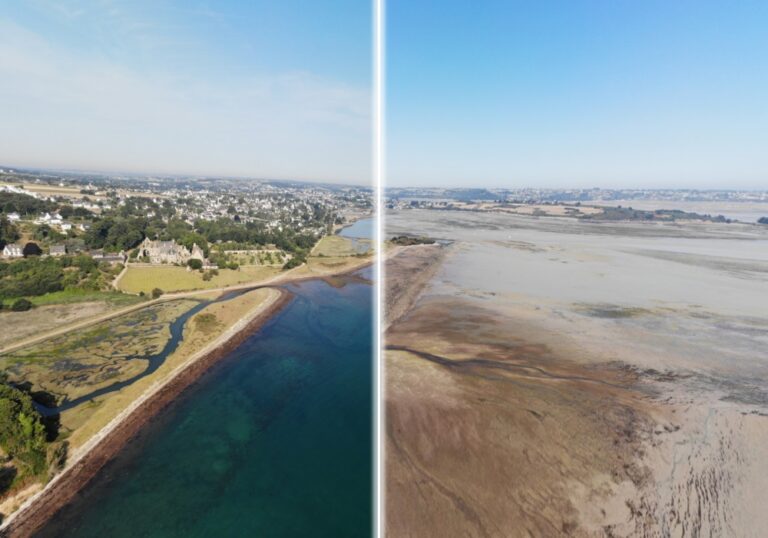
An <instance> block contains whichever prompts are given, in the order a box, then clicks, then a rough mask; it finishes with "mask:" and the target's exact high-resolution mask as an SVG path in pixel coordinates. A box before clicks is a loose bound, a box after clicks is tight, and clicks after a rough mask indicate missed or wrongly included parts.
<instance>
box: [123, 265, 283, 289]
mask: <svg viewBox="0 0 768 538" xmlns="http://www.w3.org/2000/svg"><path fill="white" fill-rule="evenodd" d="M218 272H219V274H218V275H215V276H213V277H212V278H211V279H210V280H203V274H202V273H200V272H199V271H188V270H187V268H186V267H177V266H173V265H161V266H151V267H150V266H129V267H128V270H127V271H126V273H125V275H123V278H122V279H120V283H119V287H120V289H121V290H123V291H126V292H128V293H139V292H142V291H143V292H144V293H146V294H149V293H151V292H152V290H153V289H154V288H160V289H161V290H163V291H164V292H166V293H167V292H176V291H191V290H206V289H213V288H223V287H226V286H234V285H236V284H243V283H246V282H258V281H260V280H264V279H267V278H270V277H272V276H275V275H276V274H278V273H279V272H280V270H279V269H278V268H275V267H260V266H247V267H241V268H240V269H238V270H232V269H219V270H218Z"/></svg>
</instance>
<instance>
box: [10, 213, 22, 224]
mask: <svg viewBox="0 0 768 538" xmlns="http://www.w3.org/2000/svg"><path fill="white" fill-rule="evenodd" d="M19 219H21V215H19V214H18V213H16V212H13V213H8V220H9V221H11V222H16V221H18V220H19Z"/></svg>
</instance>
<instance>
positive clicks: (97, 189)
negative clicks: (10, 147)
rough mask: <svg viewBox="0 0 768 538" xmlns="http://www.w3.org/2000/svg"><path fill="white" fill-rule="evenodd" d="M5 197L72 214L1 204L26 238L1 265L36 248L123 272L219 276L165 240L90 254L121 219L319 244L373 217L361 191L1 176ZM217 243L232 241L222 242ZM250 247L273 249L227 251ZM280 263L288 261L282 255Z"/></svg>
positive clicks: (194, 254)
mask: <svg viewBox="0 0 768 538" xmlns="http://www.w3.org/2000/svg"><path fill="white" fill-rule="evenodd" d="M5 193H7V194H8V195H17V197H18V196H21V197H31V198H34V199H35V200H36V201H39V202H48V203H50V204H52V205H64V206H65V207H66V209H67V214H66V215H65V214H63V213H64V211H62V210H54V209H52V210H45V211H40V212H39V213H34V214H23V213H22V212H20V211H17V210H10V211H8V210H7V209H9V208H11V207H12V206H13V204H11V203H6V204H5V205H3V204H2V203H0V219H3V221H4V222H6V223H7V224H6V226H7V227H11V228H13V229H15V230H19V231H20V232H23V233H18V232H17V233H16V235H17V236H20V237H18V238H17V239H15V240H13V241H7V240H6V241H3V244H2V257H3V258H4V259H8V260H12V259H16V258H23V257H25V256H27V255H29V254H30V250H31V251H32V253H33V254H38V253H37V252H36V250H37V249H36V247H37V248H39V249H40V253H39V254H40V255H43V256H46V255H47V256H53V257H59V256H65V255H68V254H81V255H82V254H86V255H89V256H90V257H92V258H93V259H94V260H97V261H99V262H105V263H109V264H117V263H122V264H125V263H127V262H128V261H129V260H130V261H132V262H134V263H145V264H178V265H184V264H187V263H188V262H189V260H191V259H199V260H200V261H201V262H202V264H203V266H204V267H206V268H216V264H215V263H213V262H211V261H210V260H209V259H207V258H206V256H205V254H204V252H205V251H207V250H208V249H207V248H204V245H198V244H196V243H195V244H192V245H187V246H185V245H182V244H180V243H179V242H178V241H177V240H176V239H175V238H167V237H166V238H164V239H162V240H161V239H160V238H159V237H140V236H136V238H137V239H138V240H139V241H141V242H140V244H129V243H131V241H126V242H124V244H122V245H105V246H104V247H103V248H93V247H92V246H91V247H89V246H88V245H87V244H85V243H84V242H83V241H82V240H79V239H81V238H83V237H87V234H89V232H92V231H91V227H92V226H93V225H94V223H98V222H99V221H102V220H103V219H121V218H122V219H144V220H151V221H152V223H153V224H152V227H153V230H155V232H154V233H157V230H156V229H157V227H158V225H157V224H154V223H157V222H159V223H160V227H161V228H162V227H163V226H166V225H170V226H173V223H174V222H181V223H184V224H185V225H186V226H187V227H188V228H190V230H192V231H194V230H195V227H199V226H200V224H201V222H209V223H216V225H218V226H223V225H224V224H222V222H224V223H226V222H229V223H231V225H232V226H240V227H241V228H242V229H248V230H259V231H261V232H263V233H264V234H266V237H270V234H273V235H277V236H278V237H283V236H286V234H287V236H289V237H294V236H298V235H300V236H307V237H315V238H317V239H319V238H320V237H322V236H323V235H325V234H327V233H331V232H332V231H333V230H334V229H335V228H336V227H337V226H340V225H342V224H343V223H344V222H347V220H348V219H352V220H354V219H356V218H358V217H359V216H361V215H365V214H367V213H369V212H370V211H371V209H372V191H371V189H366V188H362V187H344V186H316V185H313V184H308V183H304V184H296V183H284V184H281V183H280V182H269V181H243V180H216V181H214V180H197V179H194V178H191V179H183V180H180V179H179V178H173V179H162V178H146V177H130V178H126V177H108V176H78V175H58V174H52V173H47V172H45V173H44V172H31V171H19V170H14V169H9V168H0V202H2V200H3V194H5ZM161 231H162V230H161ZM142 235H144V232H142ZM159 235H162V234H159ZM238 239H239V238H238ZM243 239H244V240H243V241H238V242H239V243H249V242H250V239H249V238H247V237H244V238H243ZM0 240H2V237H0ZM133 242H135V240H134V241H133ZM217 242H219V243H221V242H227V241H226V240H222V239H219V240H218V241H217ZM120 247H121V248H120ZM128 247H130V248H128ZM251 247H253V248H266V247H267V245H260V246H259V245H247V244H246V245H242V244H241V245H234V246H229V248H230V249H232V248H239V249H240V250H241V251H243V252H250V251H251ZM272 247H273V248H275V247H274V245H272ZM25 248H26V249H27V252H25ZM277 250H280V249H277ZM282 250H285V249H282ZM288 258H290V255H285V259H288ZM280 259H283V256H282V255H281V258H280Z"/></svg>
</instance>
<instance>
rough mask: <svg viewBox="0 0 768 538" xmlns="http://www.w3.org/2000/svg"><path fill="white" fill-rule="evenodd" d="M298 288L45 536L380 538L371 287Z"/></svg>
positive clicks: (349, 282) (344, 282)
mask: <svg viewBox="0 0 768 538" xmlns="http://www.w3.org/2000/svg"><path fill="white" fill-rule="evenodd" d="M362 274H363V276H366V277H367V276H369V272H368V271H366V272H363V273H362ZM288 289H289V290H290V291H292V292H293V293H294V294H295V298H294V299H293V301H292V302H291V303H290V304H289V305H288V306H287V307H286V308H285V309H284V310H282V311H281V312H280V313H279V314H277V315H276V316H275V317H273V318H272V320H270V321H269V322H268V323H267V324H266V325H264V327H263V328H262V329H261V330H259V331H258V332H257V333H256V334H254V335H253V336H251V337H250V338H249V339H247V340H246V341H245V342H244V343H243V344H242V345H241V346H240V347H239V348H238V349H237V350H235V351H234V352H232V353H231V354H230V356H228V357H227V358H225V359H224V360H222V361H221V362H220V363H219V364H217V365H216V366H215V367H214V368H213V369H211V370H210V371H209V372H207V373H206V374H205V375H204V376H203V378H202V379H201V380H200V381H199V382H198V383H197V384H195V385H194V386H193V387H191V388H190V389H188V390H187V391H185V392H184V393H183V394H182V396H181V397H180V398H179V399H178V400H177V401H176V402H175V403H174V404H173V405H171V406H169V408H168V409H167V410H166V411H165V412H163V413H162V414H161V415H160V416H159V417H157V419H155V420H154V421H153V422H152V423H151V424H149V425H148V426H147V427H146V428H145V429H144V430H143V431H142V432H141V433H140V434H139V436H137V437H136V438H135V439H133V440H132V441H131V442H130V443H129V444H128V446H127V447H126V448H125V449H124V450H123V451H122V452H121V453H120V454H119V455H118V456H117V457H116V458H115V459H114V460H113V461H111V462H110V463H109V464H107V465H106V466H105V467H104V469H102V471H101V472H100V473H99V474H98V475H97V476H96V477H95V478H94V480H92V481H91V483H89V484H88V485H87V486H86V487H85V488H84V489H83V490H82V491H81V492H80V493H79V494H78V496H77V498H76V499H75V501H74V502H73V503H71V504H70V505H68V506H66V507H65V508H64V509H62V510H61V511H60V512H59V513H58V514H57V515H56V516H55V518H54V519H53V520H52V521H51V522H50V523H49V524H48V526H47V527H46V528H45V529H43V531H42V532H41V533H40V534H39V535H40V536H44V537H49V536H73V537H104V536H110V537H123V536H126V537H127V536H131V537H134V536H145V537H177V536H179V537H181V536H184V537H198V536H199V537H212V536H263V537H294V536H296V537H299V536H301V537H303V536H313V537H322V536H329V537H345V536H350V537H352V536H354V537H359V536H369V535H370V534H371V525H372V523H371V518H372V487H373V484H372V468H373V465H372V446H371V440H372V437H371V436H372V415H371V413H372V392H371V391H372V362H373V359H372V344H371V331H372V327H371V308H372V299H371V286H370V285H367V284H364V283H360V282H359V279H341V280H339V279H334V281H333V286H332V285H330V284H328V283H326V282H324V281H319V280H317V281H308V282H303V283H300V284H295V285H291V286H288Z"/></svg>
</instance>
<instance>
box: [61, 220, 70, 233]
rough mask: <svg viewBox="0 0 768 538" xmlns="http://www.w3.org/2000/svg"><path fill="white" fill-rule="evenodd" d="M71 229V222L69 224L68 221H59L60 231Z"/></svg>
mask: <svg viewBox="0 0 768 538" xmlns="http://www.w3.org/2000/svg"><path fill="white" fill-rule="evenodd" d="M71 229H72V224H70V223H69V222H62V223H61V231H62V232H68V231H69V230H71Z"/></svg>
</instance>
